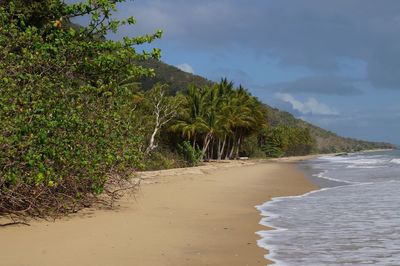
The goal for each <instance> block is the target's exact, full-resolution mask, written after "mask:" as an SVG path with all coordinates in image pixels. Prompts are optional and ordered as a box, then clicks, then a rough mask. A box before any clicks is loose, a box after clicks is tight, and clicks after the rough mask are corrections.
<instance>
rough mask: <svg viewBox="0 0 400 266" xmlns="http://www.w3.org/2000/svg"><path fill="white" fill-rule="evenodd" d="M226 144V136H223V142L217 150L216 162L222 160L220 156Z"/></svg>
mask: <svg viewBox="0 0 400 266" xmlns="http://www.w3.org/2000/svg"><path fill="white" fill-rule="evenodd" d="M225 144H226V135H225V136H224V141H223V142H222V147H221V148H220V149H218V160H221V159H222V155H224V149H225Z"/></svg>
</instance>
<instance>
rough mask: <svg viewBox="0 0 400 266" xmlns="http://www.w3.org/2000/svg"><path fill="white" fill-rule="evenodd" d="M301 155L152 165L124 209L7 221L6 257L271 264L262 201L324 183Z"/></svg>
mask: <svg viewBox="0 0 400 266" xmlns="http://www.w3.org/2000/svg"><path fill="white" fill-rule="evenodd" d="M296 160H298V158H296V159H290V160H280V161H257V162H256V161H246V162H231V163H210V164H207V165H206V166H202V167H197V168H190V169H174V170H167V171H157V172H150V173H149V172H148V173H144V174H142V175H141V178H142V186H141V189H140V191H139V192H138V193H136V196H135V199H134V198H133V197H126V198H125V199H123V200H121V201H120V202H119V205H120V206H119V208H118V209H116V210H112V211H105V210H92V211H90V210H86V211H84V212H83V213H80V214H79V215H75V216H70V217H68V218H65V219H61V220H57V221H56V222H45V221H36V222H32V223H31V226H29V227H28V226H13V227H3V228H1V227H0V265H7V266H14V265H15V266H16V265H34V266H36V265H37V266H39V265H41V266H46V265H85V266H86V265H93V266H94V265H96V266H102V265H104V266H109V265H115V266H125V265H126V266H128V265H129V266H131V265H138V266H183V265H187V266H189V265H190V266H200V265H218V266H225V265H226V266H235V265H242V266H243V265H250V266H252V265H266V264H267V263H268V262H267V261H266V260H265V259H264V255H265V253H266V252H267V251H266V250H264V249H262V248H260V247H258V246H257V244H256V242H257V240H258V239H259V236H257V235H256V234H255V232H257V231H260V230H265V227H263V226H261V225H259V221H260V219H261V216H260V214H259V212H258V211H257V210H256V208H255V207H254V206H255V205H259V204H262V203H264V202H265V201H267V200H268V199H270V198H271V197H276V196H288V195H298V194H303V193H305V192H308V191H310V190H313V189H315V188H316V187H315V185H313V184H312V183H311V182H310V181H309V180H308V179H307V178H306V177H305V176H304V175H303V174H302V173H301V172H299V171H298V170H296V167H295V165H294V164H293V161H296Z"/></svg>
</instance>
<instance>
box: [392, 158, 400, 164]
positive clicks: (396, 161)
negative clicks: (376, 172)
mask: <svg viewBox="0 0 400 266" xmlns="http://www.w3.org/2000/svg"><path fill="white" fill-rule="evenodd" d="M390 162H391V163H394V164H400V158H396V159H392V160H390Z"/></svg>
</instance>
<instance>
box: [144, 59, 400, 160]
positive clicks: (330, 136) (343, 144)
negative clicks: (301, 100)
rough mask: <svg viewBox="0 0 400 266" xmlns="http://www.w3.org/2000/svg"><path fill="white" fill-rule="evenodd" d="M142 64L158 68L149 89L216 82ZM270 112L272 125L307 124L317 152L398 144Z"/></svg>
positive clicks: (148, 82)
mask: <svg viewBox="0 0 400 266" xmlns="http://www.w3.org/2000/svg"><path fill="white" fill-rule="evenodd" d="M140 64H141V65H142V66H145V67H151V68H153V69H154V70H155V73H156V77H154V78H145V79H142V80H141V82H142V87H143V89H144V90H149V89H150V88H151V87H152V86H153V85H154V84H155V83H157V82H160V83H163V84H168V85H169V86H170V89H171V91H172V92H173V93H176V92H178V91H186V90H187V88H188V85H190V84H194V85H196V86H199V87H203V86H207V85H212V84H213V82H212V81H210V80H207V79H206V78H204V77H201V76H198V75H193V74H190V73H186V72H184V71H182V70H180V69H178V68H177V67H174V66H171V65H168V64H166V63H164V62H161V61H156V60H148V61H145V62H141V63H140ZM264 105H265V108H266V110H267V114H268V124H269V125H270V126H272V127H276V126H279V125H286V126H293V127H301V128H307V129H308V130H309V131H310V134H311V136H312V138H313V139H314V141H315V144H316V146H315V152H316V153H330V152H351V151H360V150H369V149H387V148H389V149H391V148H395V147H396V146H395V145H393V144H390V143H385V142H371V141H363V140H358V139H352V138H345V137H341V136H339V135H337V134H335V133H333V132H331V131H328V130H325V129H323V128H320V127H318V126H315V125H312V124H310V123H308V122H306V121H303V120H301V119H298V118H295V117H294V116H293V115H292V114H290V113H288V112H285V111H281V110H279V109H276V108H273V107H271V106H269V105H268V104H265V103H264Z"/></svg>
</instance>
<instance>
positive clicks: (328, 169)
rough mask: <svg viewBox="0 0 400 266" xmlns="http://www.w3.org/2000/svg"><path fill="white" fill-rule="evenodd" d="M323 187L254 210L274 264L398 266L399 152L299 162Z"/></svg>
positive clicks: (264, 242) (263, 241)
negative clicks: (258, 213) (260, 217)
mask: <svg viewBox="0 0 400 266" xmlns="http://www.w3.org/2000/svg"><path fill="white" fill-rule="evenodd" d="M301 168H303V169H306V171H307V172H308V173H311V175H312V176H313V177H312V178H313V180H314V181H316V182H317V183H319V185H320V186H322V189H320V190H317V191H313V192H311V193H307V194H305V195H302V196H297V197H282V198H275V199H273V200H272V201H269V202H266V203H265V204H263V205H261V206H257V208H258V209H259V210H260V211H261V213H262V215H263V216H264V218H263V219H262V221H261V223H262V224H263V225H266V226H269V227H273V228H275V230H268V231H262V232H258V233H259V234H260V236H261V237H262V239H261V240H259V242H258V244H259V246H262V247H265V248H266V249H268V250H269V252H270V253H269V255H267V256H266V257H267V258H268V259H270V260H272V261H274V262H275V265H290V266H292V265H293V266H302V265H304V266H313V265H318V266H322V265H385V266H390V265H393V266H399V265H400V152H399V151H386V152H370V153H355V154H349V155H345V156H322V157H319V158H317V159H314V160H310V161H307V162H304V163H302V165H301Z"/></svg>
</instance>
